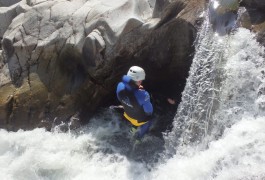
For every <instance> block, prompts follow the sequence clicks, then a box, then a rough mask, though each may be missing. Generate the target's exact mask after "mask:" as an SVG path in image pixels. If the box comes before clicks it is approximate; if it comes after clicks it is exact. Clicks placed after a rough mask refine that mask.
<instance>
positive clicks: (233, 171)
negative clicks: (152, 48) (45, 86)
mask: <svg viewBox="0 0 265 180" xmlns="http://www.w3.org/2000/svg"><path fill="white" fill-rule="evenodd" d="M206 27H207V24H206ZM206 29H207V28H206ZM202 31H203V32H201V37H200V38H198V42H197V43H198V44H199V46H198V48H197V52H196V55H195V58H194V64H193V66H192V68H191V72H190V77H189V78H188V81H187V86H186V88H185V91H184V92H183V101H182V104H181V105H180V106H179V109H178V114H177V115H176V117H175V120H174V128H173V130H172V132H171V133H169V134H164V140H163V139H161V138H159V137H152V136H147V137H146V139H145V140H144V142H143V147H140V148H139V149H138V150H139V151H138V152H139V154H137V153H136V154H135V153H131V149H132V146H131V143H130V141H129V139H130V138H129V137H128V133H127V131H128V127H127V125H126V123H124V122H122V120H121V119H120V117H119V116H117V115H116V114H115V113H113V112H111V111H110V110H106V112H105V113H104V114H101V115H100V116H99V117H95V118H94V119H93V120H91V121H90V123H89V124H88V126H87V127H83V128H82V129H81V130H78V131H77V132H68V133H62V132H59V131H57V130H56V128H55V129H54V131H53V132H47V131H45V130H43V129H35V130H33V131H19V132H7V131H5V130H0V137H1V138H0V179H7V180H16V179H18V180H22V179H25V180H26V179H27V180H36V179H43V180H44V179H45V180H46V179H47V180H48V179H55V180H56V179H58V180H59V179H60V180H64V179H80V180H82V179H97V180H100V179H108V180H109V179H119V180H123V179H124V180H125V179H126V180H127V179H139V180H145V179H146V180H151V179H152V180H156V179H157V180H161V179H168V180H175V179H181V180H195V179H197V180H206V179H220V180H228V179H231V180H235V179H257V180H258V179H262V178H265V171H264V169H265V117H264V110H265V84H264V82H265V79H264V78H265V65H264V49H263V48H262V47H261V46H259V44H258V43H257V42H256V41H255V38H254V35H253V34H252V33H251V32H249V31H248V30H246V29H238V30H237V31H235V32H233V33H232V34H231V35H230V36H225V37H220V38H219V37H216V36H215V35H214V34H213V33H208V32H207V31H206V30H202ZM210 39H212V40H214V41H210ZM200 74H203V76H200ZM203 82H205V83H208V84H205V83H203ZM177 131H179V132H180V133H178V132H177ZM183 140H185V141H183ZM183 142H184V143H183ZM194 142H196V143H194ZM164 144H167V145H164ZM168 152H170V156H168Z"/></svg>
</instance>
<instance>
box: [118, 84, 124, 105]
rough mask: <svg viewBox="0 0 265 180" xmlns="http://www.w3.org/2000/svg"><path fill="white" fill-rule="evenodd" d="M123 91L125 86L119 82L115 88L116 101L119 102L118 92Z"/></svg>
mask: <svg viewBox="0 0 265 180" xmlns="http://www.w3.org/2000/svg"><path fill="white" fill-rule="evenodd" d="M124 89H125V85H124V84H123V83H122V82H120V83H119V84H118V86H117V89H116V95H117V98H118V100H119V101H120V102H121V97H120V95H119V92H120V91H122V90H124Z"/></svg>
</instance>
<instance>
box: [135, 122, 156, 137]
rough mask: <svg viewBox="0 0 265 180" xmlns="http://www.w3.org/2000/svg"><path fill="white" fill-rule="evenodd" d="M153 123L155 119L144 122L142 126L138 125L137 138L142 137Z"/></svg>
mask: <svg viewBox="0 0 265 180" xmlns="http://www.w3.org/2000/svg"><path fill="white" fill-rule="evenodd" d="M152 124H153V120H150V121H148V122H147V123H145V124H143V125H142V126H139V127H138V130H137V137H136V138H137V139H141V138H142V137H143V136H144V135H145V134H146V133H147V132H148V131H149V129H150V127H151V126H152Z"/></svg>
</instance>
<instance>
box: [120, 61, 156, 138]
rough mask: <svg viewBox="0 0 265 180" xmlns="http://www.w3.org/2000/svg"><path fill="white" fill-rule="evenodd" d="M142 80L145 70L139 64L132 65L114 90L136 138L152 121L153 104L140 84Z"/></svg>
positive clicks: (142, 133)
mask: <svg viewBox="0 0 265 180" xmlns="http://www.w3.org/2000/svg"><path fill="white" fill-rule="evenodd" d="M143 80H145V71H144V70H143V69H142V68H141V67H139V66H132V67H131V68H130V69H129V71H128V73H127V75H124V76H123V77H122V81H121V82H119V83H118V85H117V90H116V94H117V98H118V100H119V101H120V102H121V104H122V106H123V108H124V114H123V115H124V117H125V119H126V120H128V121H129V122H130V123H131V125H132V126H133V128H135V129H136V131H135V132H134V136H133V137H134V138H135V139H136V140H141V139H142V138H143V136H144V135H145V134H146V133H147V132H148V131H149V129H150V127H151V125H152V123H153V120H152V115H153V105H152V103H151V101H150V95H149V93H148V92H147V91H145V90H144V88H143V86H142V82H143Z"/></svg>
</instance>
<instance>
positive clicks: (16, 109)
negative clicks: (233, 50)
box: [0, 0, 205, 130]
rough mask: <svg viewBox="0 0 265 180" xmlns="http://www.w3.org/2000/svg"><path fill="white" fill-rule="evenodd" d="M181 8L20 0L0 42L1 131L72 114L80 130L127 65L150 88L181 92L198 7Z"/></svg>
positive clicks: (147, 0)
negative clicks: (138, 69) (172, 87)
mask: <svg viewBox="0 0 265 180" xmlns="http://www.w3.org/2000/svg"><path fill="white" fill-rule="evenodd" d="M183 2H184V3H185V4H183V3H180V2H178V1H166V0H165V1H162V0H161V1H154V0H142V1H128V0H114V1H109V0H99V1H84V0H75V1H66V0H53V1H51V0H50V1H49V0H46V1H44V0H27V1H22V2H20V3H19V6H17V8H16V10H17V12H19V13H20V14H17V16H16V17H15V18H14V19H13V21H12V23H11V24H10V25H9V26H8V28H7V29H6V30H5V33H4V35H3V40H2V48H3V54H4V61H3V62H4V66H5V67H6V68H5V69H6V70H7V69H8V72H9V74H10V76H9V77H10V78H9V82H6V83H3V85H2V87H1V88H0V90H1V91H3V93H1V94H0V99H2V101H1V104H0V110H1V112H3V117H1V118H2V120H1V122H3V123H2V124H3V125H2V127H5V128H7V129H10V130H17V129H19V128H22V129H32V128H35V127H47V128H50V127H51V126H52V125H53V124H54V120H55V119H56V121H59V122H66V123H67V122H70V119H71V117H72V116H73V115H74V114H75V113H76V112H78V111H80V118H79V119H80V124H81V121H83V120H87V119H88V117H87V116H88V115H89V116H90V115H93V113H94V112H95V111H96V110H97V109H98V107H100V106H102V105H104V104H106V102H108V101H109V100H110V99H111V98H112V97H113V95H114V94H115V88H116V85H117V83H118V81H119V80H120V78H121V76H122V75H123V74H124V73H126V72H127V71H128V68H129V67H130V66H131V65H139V66H142V67H143V68H144V69H145V70H146V73H147V79H146V87H148V88H150V90H152V89H156V88H157V87H159V83H160V82H163V81H170V82H178V83H179V84H181V87H182V88H183V87H184V84H185V80H186V77H187V75H188V70H189V66H190V64H191V59H192V57H191V56H190V55H191V54H192V53H193V51H194V47H193V46H192V45H193V41H194V39H195V37H196V28H195V27H194V24H195V23H196V21H197V14H200V13H201V12H202V11H203V8H204V5H205V1H204V0H200V1H195V0H193V1H188V0H185V1H183ZM3 70H4V68H2V71H3ZM157 72H159V73H160V76H159V77H157ZM177 93H178V94H180V93H181V88H180V90H178V92H177ZM11 96H12V98H11V99H12V100H8V98H9V97H11ZM72 124H75V125H73V126H74V127H75V126H79V125H78V124H79V122H76V123H72Z"/></svg>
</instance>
